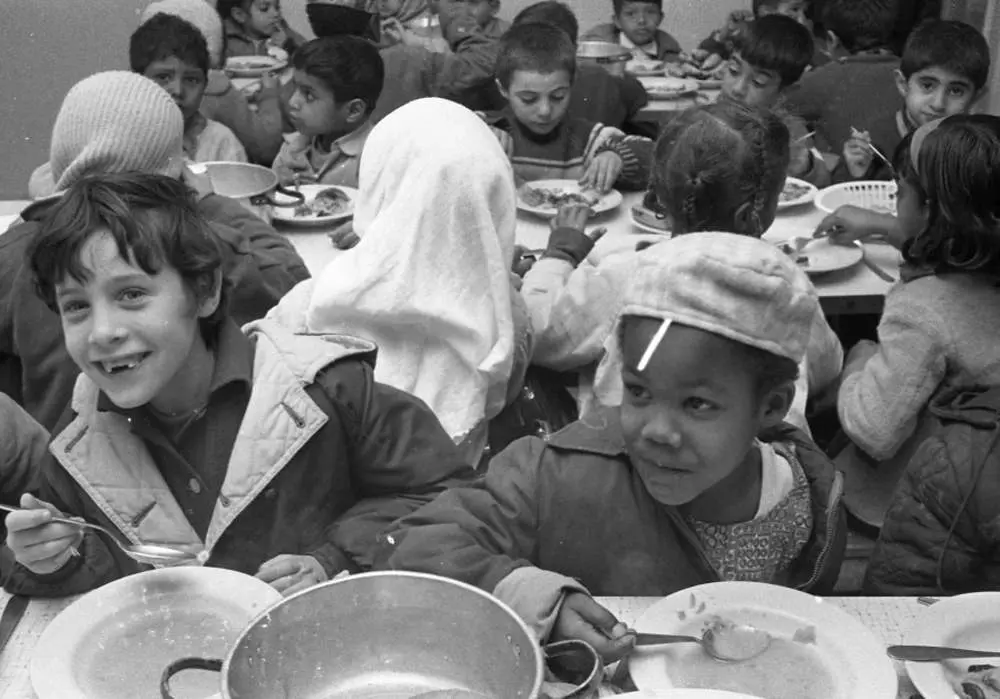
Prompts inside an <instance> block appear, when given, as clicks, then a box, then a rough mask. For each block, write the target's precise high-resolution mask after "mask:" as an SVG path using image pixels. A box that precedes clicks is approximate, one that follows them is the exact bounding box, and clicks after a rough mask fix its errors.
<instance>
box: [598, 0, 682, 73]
mask: <svg viewBox="0 0 1000 699" xmlns="http://www.w3.org/2000/svg"><path fill="white" fill-rule="evenodd" d="M612 8H613V10H614V12H613V14H612V16H611V22H609V23H607V24H598V25H597V26H596V27H593V28H592V29H590V30H589V31H587V32H586V33H585V34H584V35H583V40H584V41H608V42H611V43H613V44H620V45H622V46H624V47H625V48H627V49H629V50H630V51H631V52H632V56H633V57H634V58H635V59H636V60H645V61H649V60H655V61H676V60H677V57H678V55H680V52H681V45H680V44H678V43H677V40H676V39H675V38H674V37H672V36H670V34H667V33H666V32H665V31H663V30H662V29H660V28H659V27H660V25H661V24H662V23H663V0H612Z"/></svg>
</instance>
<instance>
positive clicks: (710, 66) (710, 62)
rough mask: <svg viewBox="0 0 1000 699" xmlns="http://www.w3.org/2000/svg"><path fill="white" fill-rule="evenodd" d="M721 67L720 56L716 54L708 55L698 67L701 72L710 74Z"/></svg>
mask: <svg viewBox="0 0 1000 699" xmlns="http://www.w3.org/2000/svg"><path fill="white" fill-rule="evenodd" d="M721 65H722V56H720V55H719V54H717V53H713V54H710V55H708V56H706V57H705V60H703V61H702V62H701V64H700V65H699V66H698V68H700V69H701V70H703V71H705V72H711V71H713V70H715V69H716V68H718V67H719V66H721Z"/></svg>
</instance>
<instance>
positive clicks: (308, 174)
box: [272, 36, 385, 187]
mask: <svg viewBox="0 0 1000 699" xmlns="http://www.w3.org/2000/svg"><path fill="white" fill-rule="evenodd" d="M292 65H293V66H294V67H295V75H294V77H293V78H292V84H293V85H294V86H295V92H294V93H293V94H292V96H291V98H290V99H289V100H288V118H289V120H290V121H291V122H292V125H293V127H294V128H295V133H292V134H288V135H287V136H285V145H283V146H282V147H281V151H280V152H279V153H278V157H277V158H275V159H274V165H273V166H272V167H273V168H274V171H275V172H277V173H278V177H279V178H280V180H281V182H282V183H284V184H289V183H291V182H293V181H295V180H296V177H298V178H299V179H300V180H301V181H303V182H321V183H323V184H339V185H344V186H346V187H357V186H358V164H359V162H360V160H361V151H362V150H363V149H364V146H365V140H366V139H367V138H368V134H369V133H371V129H372V121H371V114H372V111H373V110H374V109H375V104H376V102H378V98H379V95H380V94H381V93H382V84H383V82H384V80H385V65H384V63H383V62H382V57H381V55H379V51H378V48H377V47H376V46H375V45H374V44H372V43H371V42H370V41H366V40H364V39H360V38H358V37H354V36H337V37H330V38H324V39H314V40H312V41H310V42H308V43H307V44H305V45H304V46H302V48H300V49H299V50H298V51H296V52H295V55H294V56H292Z"/></svg>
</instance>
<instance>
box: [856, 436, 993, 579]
mask: <svg viewBox="0 0 1000 699" xmlns="http://www.w3.org/2000/svg"><path fill="white" fill-rule="evenodd" d="M969 439H971V438H967V439H965V440H961V443H959V441H958V440H954V439H951V438H949V439H947V440H945V439H940V438H931V439H927V440H925V441H924V443H923V444H922V445H921V446H920V447H919V448H918V449H917V451H916V453H915V454H914V456H913V458H912V459H911V462H910V465H909V467H908V468H907V471H906V474H905V476H904V477H903V480H902V482H901V483H900V485H899V487H898V488H897V490H896V494H895V496H894V498H893V501H892V504H891V505H890V507H889V511H888V513H887V514H886V519H885V524H884V525H883V526H882V531H881V533H880V535H879V539H878V541H877V542H876V544H875V550H874V552H873V553H872V557H871V560H870V561H869V564H868V571H867V574H866V576H865V582H864V590H865V592H866V593H868V594H875V595H926V594H934V595H938V594H956V593H961V592H969V591H972V590H977V589H979V590H981V589H985V588H986V587H987V586H989V587H990V588H991V589H995V587H994V586H995V585H996V584H997V582H998V581H997V575H996V568H997V566H998V563H996V561H997V557H996V551H995V547H996V542H997V541H998V540H1000V537H998V532H997V521H998V516H1000V503H998V502H997V497H998V496H1000V492H998V491H1000V488H998V486H997V485H996V468H995V464H993V468H992V469H987V473H986V474H983V475H974V474H977V472H978V470H979V467H980V466H981V465H982V464H983V461H982V453H981V452H980V453H979V454H976V453H975V452H976V451H977V450H975V449H969V448H968V447H969V445H970V442H969V441H968V440H969ZM973 488H974V489H975V492H974V493H972V495H971V497H970V499H969V501H968V502H967V503H965V507H964V508H963V503H964V501H965V499H966V497H967V496H969V495H970V491H972V489H973ZM990 568H992V569H993V570H992V571H991V570H990ZM939 577H940V582H941V583H942V585H943V589H942V587H941V586H939V585H938V582H939Z"/></svg>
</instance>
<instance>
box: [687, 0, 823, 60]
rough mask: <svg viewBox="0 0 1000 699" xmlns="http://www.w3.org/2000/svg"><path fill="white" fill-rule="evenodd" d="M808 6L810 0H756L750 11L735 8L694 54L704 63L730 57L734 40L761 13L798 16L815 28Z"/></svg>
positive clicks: (808, 27)
mask: <svg viewBox="0 0 1000 699" xmlns="http://www.w3.org/2000/svg"><path fill="white" fill-rule="evenodd" d="M809 10H810V2H809V0H753V8H752V9H751V10H750V11H749V12H748V11H747V10H736V11H735V12H732V13H730V15H729V18H728V20H727V22H726V26H725V27H723V28H722V29H718V30H716V31H714V32H712V34H711V36H709V37H708V38H707V39H705V40H704V41H702V42H701V43H700V44H698V48H697V49H696V50H695V51H693V52H692V58H694V59H695V60H697V61H700V62H701V63H702V65H707V66H712V65H718V64H719V63H720V62H721V61H722V60H725V59H727V58H729V56H730V54H731V53H732V51H733V46H734V45H735V42H736V41H737V40H738V39H739V37H740V34H741V33H742V32H743V31H744V30H745V29H746V26H747V25H748V24H749V23H750V22H752V21H753V20H755V19H760V18H761V17H769V16H771V15H781V16H783V17H788V18H790V19H793V20H795V21H796V22H798V23H799V24H801V25H802V26H804V27H806V28H807V29H808V30H810V31H812V22H811V21H810V20H809V16H808V15H809ZM814 57H815V53H814Z"/></svg>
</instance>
